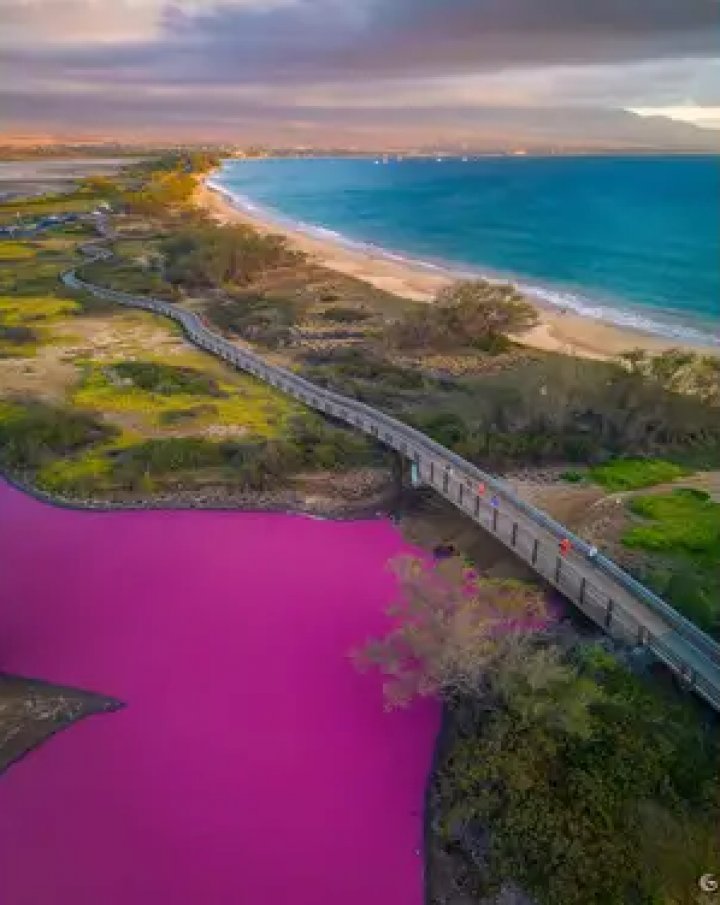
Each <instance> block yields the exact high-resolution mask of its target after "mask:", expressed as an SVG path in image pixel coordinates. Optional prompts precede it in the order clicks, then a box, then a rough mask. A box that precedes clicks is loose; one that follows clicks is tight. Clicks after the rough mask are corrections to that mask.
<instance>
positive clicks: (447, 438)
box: [415, 412, 469, 449]
mask: <svg viewBox="0 0 720 905" xmlns="http://www.w3.org/2000/svg"><path fill="white" fill-rule="evenodd" d="M415 424H416V425H417V427H418V428H419V429H420V430H422V431H424V432H425V433H426V434H429V435H430V436H431V437H432V438H433V440H436V441H437V442H438V443H442V445H443V446H447V447H449V448H451V449H452V448H453V447H456V446H457V445H458V444H460V443H462V442H463V441H464V440H466V439H467V437H468V434H469V430H468V426H467V425H466V423H465V422H464V421H463V419H462V418H461V417H460V416H459V415H456V414H454V413H453V412H440V413H439V414H437V415H427V416H425V417H420V418H417V419H415Z"/></svg>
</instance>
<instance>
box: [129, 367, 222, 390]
mask: <svg viewBox="0 0 720 905" xmlns="http://www.w3.org/2000/svg"><path fill="white" fill-rule="evenodd" d="M112 371H113V373H114V374H117V376H118V377H120V378H122V379H125V380H129V381H131V382H132V383H133V385H134V386H136V387H139V388H140V389H142V390H147V391H148V392H150V393H158V394H160V395H162V396H173V395H182V394H185V395H193V396H223V395H225V394H224V393H223V392H222V390H221V389H220V386H219V384H218V382H217V380H215V378H213V377H210V376H208V375H207V374H203V373H202V371H198V370H197V369H195V368H186V367H178V366H176V365H167V364H161V363H159V362H155V361H121V362H118V363H117V364H114V365H113V366H112Z"/></svg>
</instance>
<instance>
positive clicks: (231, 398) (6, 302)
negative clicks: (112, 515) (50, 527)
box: [0, 202, 378, 496]
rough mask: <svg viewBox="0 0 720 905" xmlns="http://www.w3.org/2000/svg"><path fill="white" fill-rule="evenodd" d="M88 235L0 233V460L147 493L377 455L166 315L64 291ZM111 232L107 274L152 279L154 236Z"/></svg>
mask: <svg viewBox="0 0 720 905" xmlns="http://www.w3.org/2000/svg"><path fill="white" fill-rule="evenodd" d="M48 203H49V202H48ZM29 206H30V207H32V208H33V209H36V210H37V209H38V208H41V207H42V204H40V203H39V202H33V203H32V204H31V205H29ZM86 235H87V230H86V229H84V228H78V227H76V226H73V227H69V228H68V227H63V228H59V229H57V230H52V231H49V232H47V233H43V234H42V235H40V236H37V237H34V238H33V239H32V240H29V241H25V242H2V243H0V257H2V259H3V261H4V263H5V265H6V266H4V267H3V270H2V273H1V274H0V442H2V445H3V456H2V460H1V461H2V465H3V467H5V468H6V469H8V470H10V471H13V472H16V473H22V474H24V475H26V476H28V475H29V476H31V477H32V479H33V480H34V481H36V483H37V484H38V485H39V486H41V487H43V488H44V489H47V490H51V491H54V492H59V493H63V494H66V495H71V496H72V495H88V494H92V495H93V496H103V495H108V494H110V495H113V494H117V493H119V492H126V491H138V490H139V491H142V493H144V494H145V495H148V496H152V494H153V493H154V492H156V491H157V492H165V491H167V490H168V489H170V490H172V489H183V490H192V489H193V488H206V487H207V486H210V485H212V486H219V487H222V486H226V487H233V488H236V489H237V488H240V489H242V488H244V487H248V488H260V487H263V486H265V484H267V483H268V482H269V481H270V480H271V479H272V482H273V483H275V484H279V485H281V484H282V483H283V481H284V480H285V479H287V478H288V477H289V476H290V475H291V474H292V473H294V472H295V471H297V470H300V469H308V470H313V469H315V468H328V467H330V468H341V467H344V466H345V465H348V466H350V467H352V466H353V465H357V464H369V463H372V462H376V461H378V460H377V456H376V454H375V452H374V450H373V448H372V447H371V446H370V445H369V444H366V443H365V442H364V441H363V440H361V439H359V438H351V437H349V435H348V434H347V432H345V431H344V430H342V429H340V428H333V427H331V426H330V425H328V424H326V423H325V422H323V421H321V420H320V419H319V418H318V417H317V416H315V415H313V414H311V413H309V412H308V411H307V410H306V409H304V408H303V407H301V406H299V405H298V404H296V403H295V402H293V401H292V400H289V399H288V398H287V397H285V396H283V395H282V394H280V393H277V392H276V391H275V390H273V389H272V388H269V387H267V386H265V385H264V384H263V383H261V382H260V381H257V380H255V379H254V378H251V377H248V376H245V375H243V374H241V373H238V372H237V371H235V370H233V369H231V368H229V367H227V366H226V365H225V364H224V363H222V362H219V361H218V360H217V359H215V358H214V357H212V356H208V355H205V354H204V353H201V352H199V351H197V350H195V349H194V348H193V347H192V346H190V345H189V344H188V343H186V342H185V341H184V340H183V338H182V334H181V332H180V330H179V328H178V327H177V326H176V325H175V324H172V323H170V322H168V321H166V320H165V319H162V318H157V317H153V316H152V315H148V314H145V313H141V312H134V311H128V310H126V309H122V308H119V307H118V306H115V305H110V304H108V303H103V302H97V301H96V300H93V299H90V298H84V297H82V296H78V297H70V296H69V294H68V293H67V292H66V291H65V290H64V289H63V287H62V284H61V283H60V282H59V276H60V274H61V273H62V272H63V271H64V270H66V269H67V268H69V267H70V266H72V265H73V264H74V263H77V261H78V254H77V245H78V243H79V242H80V241H82V240H83V239H84V238H85V237H86ZM122 244H123V246H124V248H123V252H124V254H125V256H126V257H125V258H124V260H123V261H122V262H121V263H120V265H119V267H118V270H117V272H113V279H112V280H110V282H113V280H115V281H117V283H118V284H119V285H122V286H123V288H125V289H127V288H131V289H133V288H134V289H137V290H138V291H153V289H155V288H157V287H156V285H155V284H156V283H157V282H158V280H159V277H158V276H157V274H155V273H153V271H152V270H148V269H147V263H148V251H150V253H151V252H152V246H151V245H150V246H149V245H148V243H147V242H146V241H145V240H141V239H135V240H128V241H127V242H125V243H122ZM128 275H130V276H131V277H132V279H129V278H128ZM3 359H4V360H3Z"/></svg>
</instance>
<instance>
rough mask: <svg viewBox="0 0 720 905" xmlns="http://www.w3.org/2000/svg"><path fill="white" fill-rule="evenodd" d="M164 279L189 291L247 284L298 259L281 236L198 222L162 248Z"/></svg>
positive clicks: (243, 227) (250, 229) (168, 241)
mask: <svg viewBox="0 0 720 905" xmlns="http://www.w3.org/2000/svg"><path fill="white" fill-rule="evenodd" d="M162 250H163V253H164V254H165V258H166V271H165V272H166V276H167V278H168V279H169V280H170V282H172V283H180V284H182V285H184V286H188V287H190V288H205V287H212V286H228V285H233V284H240V285H242V284H246V283H249V282H250V281H252V280H253V279H255V278H256V277H258V276H259V275H260V274H261V273H263V272H264V271H267V270H271V269H273V268H276V267H279V266H282V265H283V264H288V263H290V262H292V261H295V260H297V259H298V254H297V253H296V252H292V251H290V249H289V248H288V244H287V240H286V239H285V238H284V237H282V236H272V235H261V234H260V233H258V232H257V231H256V230H254V229H252V228H251V227H249V226H242V225H240V226H217V225H215V224H213V223H199V224H196V225H193V226H190V227H188V228H186V229H184V230H181V231H180V232H177V233H176V234H175V235H173V236H172V237H171V238H170V239H167V240H166V241H165V242H164V243H163V246H162Z"/></svg>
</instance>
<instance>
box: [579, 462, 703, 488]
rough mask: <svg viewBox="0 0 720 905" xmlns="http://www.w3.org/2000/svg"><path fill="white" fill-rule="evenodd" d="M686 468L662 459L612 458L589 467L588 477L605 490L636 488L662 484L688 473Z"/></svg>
mask: <svg viewBox="0 0 720 905" xmlns="http://www.w3.org/2000/svg"><path fill="white" fill-rule="evenodd" d="M688 473H689V472H688V470H687V469H685V468H683V467H682V466H681V465H676V464H675V463H674V462H667V461H665V460H664V459H613V460H612V461H611V462H606V463H604V464H602V465H596V466H595V467H594V468H592V469H590V472H589V476H590V478H591V479H592V480H593V481H595V482H597V483H598V484H601V485H602V486H603V487H604V488H605V489H606V490H612V491H618V490H638V489H640V488H642V487H652V486H653V485H654V484H664V483H666V482H667V481H674V480H675V479H676V478H681V477H683V475H686V474H688Z"/></svg>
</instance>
